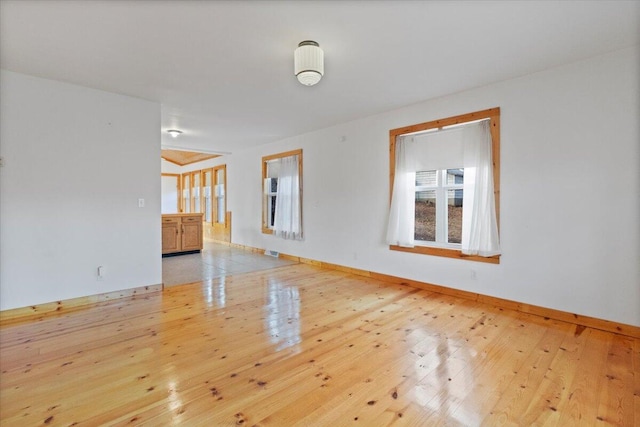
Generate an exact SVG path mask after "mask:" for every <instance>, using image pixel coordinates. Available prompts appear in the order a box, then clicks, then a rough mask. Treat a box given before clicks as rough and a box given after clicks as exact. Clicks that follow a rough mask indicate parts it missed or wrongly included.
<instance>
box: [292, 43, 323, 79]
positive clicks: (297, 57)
mask: <svg viewBox="0 0 640 427" xmlns="http://www.w3.org/2000/svg"><path fill="white" fill-rule="evenodd" d="M293 59H294V73H295V75H296V77H297V78H298V81H299V82H300V83H302V84H303V85H305V86H313V85H314V84H316V83H318V82H319V81H320V79H321V78H322V76H323V75H324V52H323V51H322V49H320V45H319V44H318V43H316V42H314V41H312V40H305V41H303V42H300V43H299V44H298V48H297V49H296V51H295V52H294V55H293Z"/></svg>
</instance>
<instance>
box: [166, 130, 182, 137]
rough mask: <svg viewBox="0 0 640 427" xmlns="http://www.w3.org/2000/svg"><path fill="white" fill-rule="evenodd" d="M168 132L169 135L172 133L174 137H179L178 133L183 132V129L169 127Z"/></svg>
mask: <svg viewBox="0 0 640 427" xmlns="http://www.w3.org/2000/svg"><path fill="white" fill-rule="evenodd" d="M167 133H168V134H169V135H171V136H172V137H174V138H177V137H178V135H180V134H181V133H182V131H181V130H176V129H169V130H168V131H167Z"/></svg>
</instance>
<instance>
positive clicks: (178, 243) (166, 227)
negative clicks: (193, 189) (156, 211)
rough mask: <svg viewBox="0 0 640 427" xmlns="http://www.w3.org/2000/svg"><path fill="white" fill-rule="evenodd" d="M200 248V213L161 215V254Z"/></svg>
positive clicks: (198, 249) (191, 250)
mask: <svg viewBox="0 0 640 427" xmlns="http://www.w3.org/2000/svg"><path fill="white" fill-rule="evenodd" d="M200 250H202V214H192V213H190V214H169V215H162V254H163V255H164V254H173V253H178V252H193V251H200Z"/></svg>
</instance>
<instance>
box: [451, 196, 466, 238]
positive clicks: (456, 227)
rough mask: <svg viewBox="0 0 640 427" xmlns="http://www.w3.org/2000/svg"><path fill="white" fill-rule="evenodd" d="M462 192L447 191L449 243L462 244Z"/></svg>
mask: <svg viewBox="0 0 640 427" xmlns="http://www.w3.org/2000/svg"><path fill="white" fill-rule="evenodd" d="M462 191H463V190H447V219H448V225H449V230H448V233H447V234H448V240H447V241H448V242H449V243H462Z"/></svg>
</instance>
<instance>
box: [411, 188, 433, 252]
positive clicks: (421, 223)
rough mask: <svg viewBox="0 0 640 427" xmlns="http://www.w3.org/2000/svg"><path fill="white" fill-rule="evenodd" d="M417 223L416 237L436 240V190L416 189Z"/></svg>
mask: <svg viewBox="0 0 640 427" xmlns="http://www.w3.org/2000/svg"><path fill="white" fill-rule="evenodd" d="M415 214H416V225H415V233H414V239H416V240H424V241H427V242H435V241H436V192H435V190H428V191H416V211H415Z"/></svg>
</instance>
